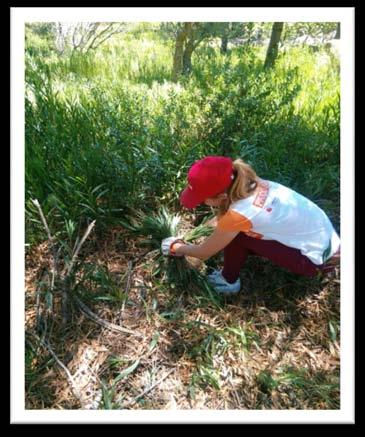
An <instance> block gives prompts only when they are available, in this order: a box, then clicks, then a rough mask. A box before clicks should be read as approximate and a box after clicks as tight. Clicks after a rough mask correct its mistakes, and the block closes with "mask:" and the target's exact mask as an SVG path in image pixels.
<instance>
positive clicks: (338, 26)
mask: <svg viewBox="0 0 365 437" xmlns="http://www.w3.org/2000/svg"><path fill="white" fill-rule="evenodd" d="M340 38H341V23H337V29H336V35H335V39H340Z"/></svg>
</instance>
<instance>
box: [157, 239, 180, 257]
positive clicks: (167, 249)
mask: <svg viewBox="0 0 365 437" xmlns="http://www.w3.org/2000/svg"><path fill="white" fill-rule="evenodd" d="M176 242H179V243H184V240H182V239H181V238H179V237H168V238H164V239H163V240H162V243H161V252H162V253H163V255H165V256H169V255H170V256H182V255H175V254H174V252H172V251H171V247H172V245H173V244H174V243H176Z"/></svg>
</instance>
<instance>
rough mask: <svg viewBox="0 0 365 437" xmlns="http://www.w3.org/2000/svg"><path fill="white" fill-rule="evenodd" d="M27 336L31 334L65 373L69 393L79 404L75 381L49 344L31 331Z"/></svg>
mask: <svg viewBox="0 0 365 437" xmlns="http://www.w3.org/2000/svg"><path fill="white" fill-rule="evenodd" d="M28 332H29V334H31V335H32V336H33V337H34V338H35V339H36V340H37V341H38V343H39V344H41V345H42V346H43V347H44V348H45V349H47V350H48V352H49V353H50V354H51V355H52V357H53V358H54V360H55V361H56V363H57V364H58V365H59V366H60V367H61V369H62V370H63V371H64V372H65V374H66V376H67V380H68V382H69V384H70V386H71V391H72V393H73V394H74V396H75V397H76V399H77V400H78V401H79V402H80V403H81V398H82V397H81V394H80V392H79V390H78V388H77V386H76V384H75V380H74V378H73V376H72V375H71V373H70V371H69V370H68V368H67V367H66V366H65V365H64V364H63V362H62V361H61V360H60V359H59V358H58V356H57V355H56V353H55V352H54V350H53V349H52V348H51V346H50V344H49V343H48V342H47V341H46V340H42V339H41V338H39V337H38V335H37V334H35V333H34V332H32V331H28Z"/></svg>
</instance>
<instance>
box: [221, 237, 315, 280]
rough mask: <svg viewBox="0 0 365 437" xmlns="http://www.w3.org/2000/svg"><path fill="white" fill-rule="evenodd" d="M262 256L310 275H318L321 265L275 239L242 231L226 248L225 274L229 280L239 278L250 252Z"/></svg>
mask: <svg viewBox="0 0 365 437" xmlns="http://www.w3.org/2000/svg"><path fill="white" fill-rule="evenodd" d="M250 253H251V254H253V255H258V256H262V257H263V258H267V259H269V260H270V261H272V262H273V263H274V264H277V265H279V266H280V267H284V268H286V269H287V270H289V271H290V272H292V273H296V274H298V275H304V276H308V277H313V276H316V275H317V273H318V271H319V270H318V268H319V266H316V265H315V264H313V263H312V261H310V259H309V258H307V257H306V256H304V255H302V254H301V252H300V251H299V250H298V249H293V248H292V247H288V246H285V245H284V244H281V243H279V242H278V241H274V240H260V239H257V238H252V237H249V236H247V235H246V234H245V233H243V232H240V233H239V234H238V235H237V236H236V237H235V238H234V239H233V240H232V241H231V243H229V244H228V245H227V246H226V247H225V248H224V267H223V272H222V274H223V276H224V278H225V279H226V280H227V281H228V282H231V283H232V282H235V281H236V280H237V279H238V276H239V273H240V270H241V268H242V266H243V265H244V263H245V261H246V259H247V256H248V255H249V254H250Z"/></svg>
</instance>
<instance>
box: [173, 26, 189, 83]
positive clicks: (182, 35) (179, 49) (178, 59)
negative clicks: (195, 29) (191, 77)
mask: <svg viewBox="0 0 365 437" xmlns="http://www.w3.org/2000/svg"><path fill="white" fill-rule="evenodd" d="M191 27H192V23H184V26H183V28H182V29H180V30H179V31H178V32H177V35H176V43H175V53H174V64H173V68H172V80H173V81H174V82H176V81H177V80H178V79H179V77H180V75H181V74H182V72H183V54H184V44H185V41H186V38H187V36H188V33H189V31H190V30H191Z"/></svg>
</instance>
